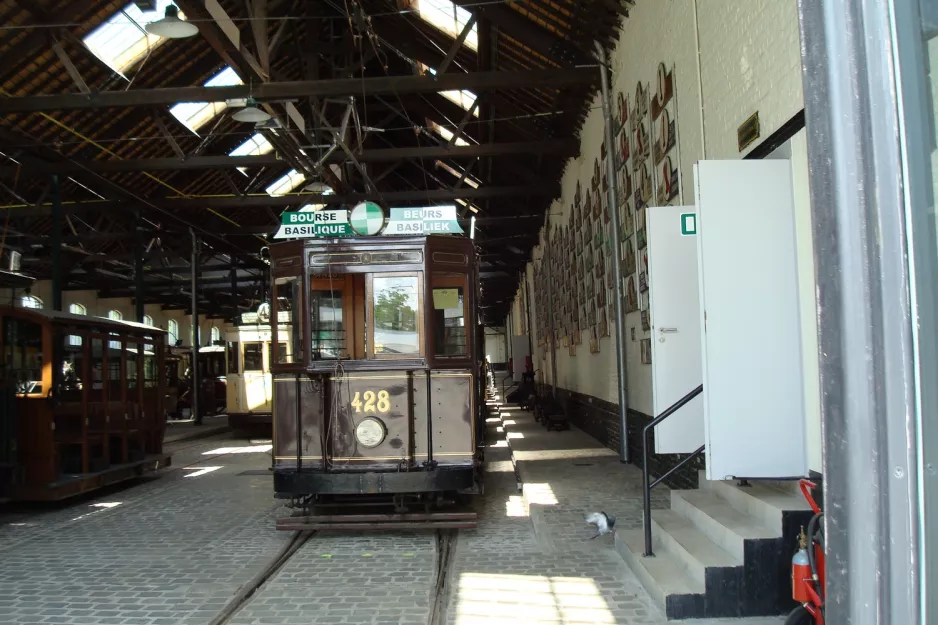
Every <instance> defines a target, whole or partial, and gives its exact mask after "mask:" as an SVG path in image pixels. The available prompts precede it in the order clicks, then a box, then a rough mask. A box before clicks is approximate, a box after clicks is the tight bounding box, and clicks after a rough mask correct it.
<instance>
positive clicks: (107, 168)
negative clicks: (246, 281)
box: [0, 139, 579, 174]
mask: <svg viewBox="0 0 938 625" xmlns="http://www.w3.org/2000/svg"><path fill="white" fill-rule="evenodd" d="M578 149H579V145H578V143H577V142H576V140H574V139H567V140H551V141H520V142H512V143H486V144H482V145H468V146H458V145H454V146H449V147H447V146H445V145H433V146H431V145H426V146H419V147H402V148H379V149H370V150H364V151H362V152H361V153H359V154H356V158H357V159H358V160H359V162H362V163H394V162H397V161H399V160H402V159H410V158H416V159H419V158H426V159H431V158H452V159H474V158H478V157H481V156H517V155H519V154H549V155H553V156H563V157H572V156H576V155H577V152H578ZM343 160H345V156H344V155H342V154H339V153H333V155H332V156H330V158H329V159H328V160H327V162H330V163H331V162H335V163H340V162H342V161H343ZM289 164H290V163H288V162H287V161H285V160H283V159H282V158H280V157H279V156H278V155H276V154H273V153H270V154H262V155H260V156H193V157H190V158H188V159H185V160H182V159H178V158H172V157H168V158H144V159H126V160H116V159H115V160H104V159H102V160H93V161H83V162H77V161H61V162H57V163H35V162H34V163H31V164H30V165H32V167H31V168H33V167H34V168H36V169H34V171H42V172H43V173H58V174H70V173H76V172H83V171H92V172H96V173H113V172H130V171H177V170H188V169H235V168H237V167H263V166H268V165H283V166H287V165H289ZM3 169H4V168H0V171H3Z"/></svg>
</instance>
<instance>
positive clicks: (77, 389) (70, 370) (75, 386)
mask: <svg viewBox="0 0 938 625" xmlns="http://www.w3.org/2000/svg"><path fill="white" fill-rule="evenodd" d="M83 338H84V337H81V336H78V335H74V334H73V335H69V336H59V337H57V339H56V340H57V341H59V343H60V345H59V349H58V350H57V351H58V357H57V358H56V361H57V362H58V363H59V368H58V370H56V371H55V372H54V373H55V374H56V382H55V389H56V393H57V394H58V396H59V399H60V400H61V401H64V402H69V401H81V395H82V389H83V388H84V384H83V378H84V376H85V349H84V346H83V345H82V343H84V340H83Z"/></svg>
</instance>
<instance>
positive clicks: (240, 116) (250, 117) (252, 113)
mask: <svg viewBox="0 0 938 625" xmlns="http://www.w3.org/2000/svg"><path fill="white" fill-rule="evenodd" d="M231 118H232V119H234V120H237V121H239V122H255V123H256V122H266V121H267V120H268V119H270V114H269V113H268V112H267V111H262V110H261V109H259V108H257V101H256V100H255V99H254V98H248V99H247V100H245V102H244V108H243V109H241V110H240V111H238V112H237V113H233V114H232V115H231Z"/></svg>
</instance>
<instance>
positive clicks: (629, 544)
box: [615, 529, 704, 618]
mask: <svg viewBox="0 0 938 625" xmlns="http://www.w3.org/2000/svg"><path fill="white" fill-rule="evenodd" d="M615 541H616V551H617V552H618V553H619V555H620V556H622V559H623V560H625V562H626V564H628V565H629V568H631V569H632V571H633V572H634V573H635V575H636V576H637V577H638V579H639V581H640V582H641V583H642V586H644V587H645V590H647V591H648V594H649V595H651V598H652V599H653V600H654V602H655V603H656V604H657V605H658V607H659V608H661V610H662V612H664V613H665V614H666V615H667V616H668V618H680V617H682V616H683V615H684V614H685V613H686V612H684V611H683V608H684V606H686V605H687V604H693V605H695V606H698V607H700V606H702V605H703V601H704V585H703V583H701V582H699V581H697V580H695V579H693V578H692V577H690V576H689V575H688V574H687V571H686V570H685V568H684V563H683V562H682V561H681V560H680V558H678V557H677V556H675V555H674V554H672V553H670V552H668V551H664V550H662V551H661V552H660V553H656V554H655V555H654V556H653V557H650V558H646V557H644V556H643V555H642V553H643V552H644V549H645V547H644V544H645V543H644V541H645V538H644V533H643V532H642V530H640V529H637V530H624V531H618V532H616V538H615Z"/></svg>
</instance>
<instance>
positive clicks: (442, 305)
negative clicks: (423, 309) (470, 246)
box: [433, 272, 467, 358]
mask: <svg viewBox="0 0 938 625" xmlns="http://www.w3.org/2000/svg"><path fill="white" fill-rule="evenodd" d="M465 297H466V276H465V275H464V274H458V273H440V272H437V273H434V274H433V342H434V352H433V353H434V354H435V355H436V356H442V357H444V358H445V357H454V356H465V355H466V353H467V348H466V347H467V346H466V301H465Z"/></svg>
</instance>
